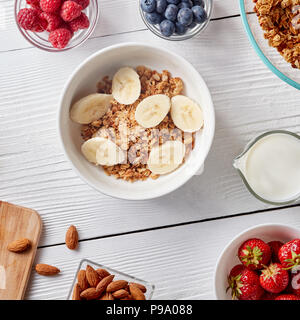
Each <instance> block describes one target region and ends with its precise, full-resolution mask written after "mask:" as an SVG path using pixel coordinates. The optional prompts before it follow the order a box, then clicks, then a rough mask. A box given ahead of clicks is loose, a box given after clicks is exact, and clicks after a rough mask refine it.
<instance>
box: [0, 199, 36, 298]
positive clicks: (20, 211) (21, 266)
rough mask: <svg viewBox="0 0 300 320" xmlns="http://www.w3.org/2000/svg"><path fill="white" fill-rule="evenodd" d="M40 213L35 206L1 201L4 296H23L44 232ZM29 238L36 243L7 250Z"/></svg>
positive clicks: (0, 251)
mask: <svg viewBox="0 0 300 320" xmlns="http://www.w3.org/2000/svg"><path fill="white" fill-rule="evenodd" d="M41 226H42V223H41V219H40V216H39V214H38V213H37V212H36V211H34V210H31V209H27V208H23V207H19V206H16V205H13V204H10V203H7V202H2V201H0V300H21V299H22V298H23V296H24V293H25V289H26V286H27V282H28V279H29V276H30V272H31V269H32V263H33V260H34V257H35V254H36V248H37V245H38V242H39V238H40V234H41ZM23 238H27V239H29V240H30V241H31V243H32V247H31V248H30V249H28V250H27V251H25V252H23V253H14V252H10V251H8V250H7V245H8V244H9V243H10V242H12V241H14V240H17V239H23Z"/></svg>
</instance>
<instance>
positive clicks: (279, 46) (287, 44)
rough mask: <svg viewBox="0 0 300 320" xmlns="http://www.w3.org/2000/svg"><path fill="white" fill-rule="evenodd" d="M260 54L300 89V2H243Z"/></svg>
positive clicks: (250, 33)
mask: <svg viewBox="0 0 300 320" xmlns="http://www.w3.org/2000/svg"><path fill="white" fill-rule="evenodd" d="M240 10H241V16H242V21H243V24H244V27H245V29H246V32H247V35H248V38H249V40H250V42H251V44H252V46H253V47H254V49H255V51H256V53H257V54H258V55H259V57H260V58H261V59H262V61H263V62H264V63H265V64H266V65H267V67H268V68H269V69H270V70H271V71H272V72H274V73H275V74H276V75H277V76H278V77H279V78H280V79H282V80H283V81H285V82H287V83H288V84H290V85H291V86H293V87H295V88H297V89H300V1H299V0H278V1H273V0H257V1H253V0H240Z"/></svg>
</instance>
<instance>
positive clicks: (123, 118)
mask: <svg viewBox="0 0 300 320" xmlns="http://www.w3.org/2000/svg"><path fill="white" fill-rule="evenodd" d="M136 71H137V73H138V75H139V77H140V81H141V95H140V97H139V99H138V100H137V101H135V102H134V103H133V104H132V105H123V104H120V103H118V102H117V101H116V100H113V101H112V105H111V108H110V109H109V110H108V111H107V113H106V114H105V115H104V116H103V117H102V118H101V119H99V120H97V121H94V122H92V123H91V124H89V125H83V126H82V130H81V135H82V138H83V139H84V140H88V139H90V138H92V137H95V136H99V137H103V138H109V139H110V140H112V141H113V142H115V143H116V144H117V145H118V146H119V147H120V148H121V149H122V150H123V151H124V152H127V161H126V163H123V164H118V165H114V166H103V168H104V171H105V172H106V173H107V174H108V175H113V176H115V177H116V178H117V179H123V180H126V181H130V182H134V181H137V180H146V179H148V178H149V177H150V178H152V179H157V178H158V177H159V175H158V174H153V173H152V172H151V171H150V170H149V169H148V168H147V159H148V156H149V152H150V150H151V148H152V147H153V146H156V145H161V144H163V143H164V142H166V141H168V140H178V141H181V142H183V143H184V144H185V146H186V154H185V157H186V156H187V155H188V154H189V153H190V152H191V150H192V149H193V148H194V134H192V133H186V132H185V133H184V132H183V131H181V130H180V129H178V128H176V127H175V125H174V123H173V121H172V119H171V117H170V114H168V115H167V116H166V117H165V118H164V120H163V121H162V122H161V123H160V124H159V125H158V126H156V127H155V128H154V129H153V128H151V129H145V128H143V127H141V126H140V125H139V124H138V123H137V121H136V120H135V109H136V107H137V106H138V104H139V103H140V102H141V101H142V100H143V99H144V98H146V97H148V96H151V95H155V94H165V95H167V96H169V97H170V98H172V97H173V96H176V95H179V94H181V93H182V91H183V82H182V80H181V79H180V78H176V77H175V78H172V76H171V74H170V73H169V72H168V71H167V70H163V71H162V73H159V72H157V71H155V70H151V69H149V68H146V67H145V66H139V67H137V68H136ZM97 89H98V93H105V94H111V91H112V81H111V80H110V79H109V77H107V76H106V77H104V78H103V79H102V81H100V82H99V83H98V85H97Z"/></svg>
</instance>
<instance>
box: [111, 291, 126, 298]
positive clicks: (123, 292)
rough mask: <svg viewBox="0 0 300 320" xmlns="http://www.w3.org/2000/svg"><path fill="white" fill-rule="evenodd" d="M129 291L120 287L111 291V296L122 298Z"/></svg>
mask: <svg viewBox="0 0 300 320" xmlns="http://www.w3.org/2000/svg"><path fill="white" fill-rule="evenodd" d="M128 295H129V293H128V291H126V290H124V289H121V290H117V291H115V292H113V293H112V296H113V297H114V298H116V299H123V298H126V297H128Z"/></svg>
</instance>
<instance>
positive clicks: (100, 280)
mask: <svg viewBox="0 0 300 320" xmlns="http://www.w3.org/2000/svg"><path fill="white" fill-rule="evenodd" d="M153 293H154V285H151V284H150V283H148V282H146V281H144V280H141V279H138V278H136V277H132V276H130V275H128V274H125V273H122V272H119V271H116V270H113V269H111V268H108V267H105V266H103V265H100V264H97V263H95V262H92V261H90V260H87V259H83V260H81V262H80V264H79V266H78V269H77V272H76V275H75V278H74V280H73V283H72V286H71V289H70V292H69V295H68V300H151V298H152V295H153Z"/></svg>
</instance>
